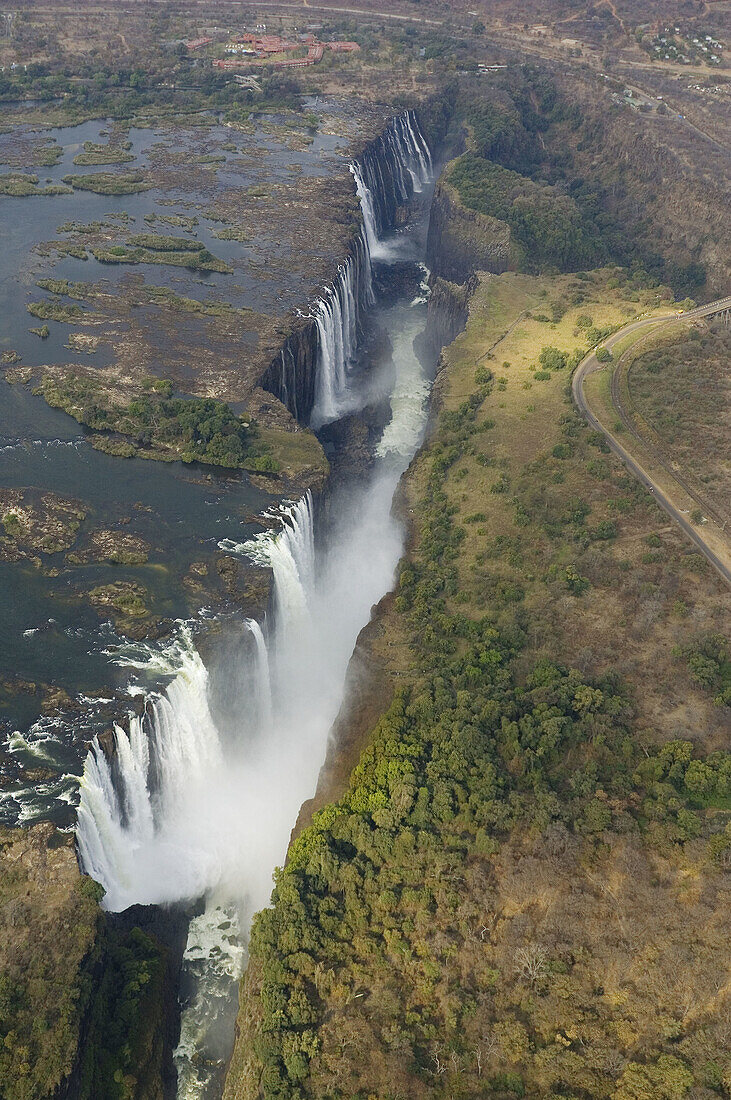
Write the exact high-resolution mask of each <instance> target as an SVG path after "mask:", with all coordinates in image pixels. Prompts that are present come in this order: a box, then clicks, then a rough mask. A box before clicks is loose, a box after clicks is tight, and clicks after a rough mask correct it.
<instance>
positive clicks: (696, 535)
mask: <svg viewBox="0 0 731 1100" xmlns="http://www.w3.org/2000/svg"><path fill="white" fill-rule="evenodd" d="M726 309H731V297H728V298H721V299H719V300H718V301H716V302H709V303H708V305H705V306H698V307H697V308H696V309H691V310H688V312H687V313H684V314H682V317H683V319H685V320H687V319H692V318H694V317H708V316H710V315H711V314H713V313H721V312H723V311H724V310H726ZM677 319H678V315H677V314H676V313H671V314H668V315H666V316H663V317H647V318H645V319H643V320H641V321H633V322H632V324H631V325H626V326H625V327H624V328H623V329H620V330H619V332H615V333H614V334H613V335H612V336H610V337H609V339H608V340H606V341H605V347H608V348H611V347H613V346H614V345H615V344H617V343H618V342H619V341H620V340H622V339H623V338H624V337H625V336H628V335H629V334H630V333H632V332H637V331H638V330H639V329H644V328H648V329H649V328H651V327H652V326H655V327H656V328H661V327H662V326H663V325H665V324H668V323H670V322H672V321H676V320H677ZM601 367H602V364H601V363H600V362H599V361H598V359H597V357H596V353H595V352H593V351H592V352H590V353H589V354H588V355H587V357H586V358H585V359H584V360H583V361H582V362H581V363H580V364H579V366H578V367H577V368H576V371H575V373H574V377H573V379H572V381H571V391H572V393H573V397H574V401H575V402H576V406H577V408H578V409H579V412H580V413H581V414H582V416H583V417H584V418H585V419H586V420H587V421H588V422H589V424H590V425H591V426H592V428H594V429H595V430H596V431H599V432H601V433H602V435H604V436H605V437H606V440H607V442H608V444H609V446H610V447H611V448H612V450H613V451H614V453H615V454H616V455H618V456H619V458H621V459H622V461H623V462H624V464H625V466H626V467H627V468H628V469H629V470H630V472H631V473H633V474H634V475H635V477H636V478H638V480H639V481H641V482H642V484H643V485H644V486H645V487H646V488H647V489H649V490H650V492H651V493H652V494H653V496H654V497H655V500H656V501H657V502H658V504H659V505H660V507H661V508H664V509H665V511H666V512H667V513H668V515H669V516H670V517H671V518H672V519H673V520H675V522H676V523H677V524H678V526H679V527H681V528H682V529H683V531H684V532H685V534H686V535H687V536H688V538H689V539H690V540H691V541H692V542H693V543H695V545H696V546H697V547H698V549H699V550H700V551H701V553H702V554H703V555H704V556H705V557H706V558H707V559H708V561H709V562H710V563H711V565H712V566H713V567H714V569H716V570H717V572H718V573H719V574H720V575H721V577H723V579H724V580H725V581H726V583H727V584H729V585H731V569H729V568H728V566H727V565H726V564H725V563H724V562H723V561H721V559H720V558H719V557H718V555H717V554H715V553H714V551H713V550H712V549H711V547H710V546H709V545H708V544H707V542H706V541H705V539H704V538H703V532H702V530H698V529H697V528H695V527H693V525H692V524H691V523H689V522H688V520H687V519H686V518H685V516H684V515H683V514H682V512H681V511H680V510H679V509H678V508H677V507H676V506H675V505H674V504H673V502H672V501H671V500H670V498H669V497H667V496H666V495H665V493H663V491H662V490H661V489H660V487H659V485H658V484H657V483H656V482H655V481H653V479H652V478H651V477H650V475H649V474H648V473H647V472H646V471H645V470H644V469H643V467H642V466H641V465H640V463H639V462H638V461H637V460H636V459H634V458H633V457H632V455H631V454H630V453H629V451H628V450H627V449H626V448H625V447H623V446H622V444H621V443H620V442H619V440H618V439H617V438H616V436H614V435H612V433H611V432H610V431H608V430H607V428H605V427H604V425H603V424H601V423H600V422H599V420H598V418H597V417H596V416H595V415H594V413H593V412H592V411H591V409H590V407H589V404H588V402H587V399H586V395H585V393H584V379H585V378H586V376H587V375H589V374H593V373H594V372H595V371H597V370H601ZM612 396H613V397H614V394H613V395H612ZM621 412H622V410H621V408H620V409H618V413H620V414H621ZM644 446H645V447H648V449H651V448H649V445H648V444H647V441H644ZM673 476H674V475H673Z"/></svg>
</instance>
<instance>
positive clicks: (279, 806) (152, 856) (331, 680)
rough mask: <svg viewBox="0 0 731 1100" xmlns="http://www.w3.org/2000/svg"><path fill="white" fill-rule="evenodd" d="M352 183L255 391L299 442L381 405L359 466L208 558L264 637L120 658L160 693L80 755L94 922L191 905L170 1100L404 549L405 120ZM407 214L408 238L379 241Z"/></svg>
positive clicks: (213, 1036)
mask: <svg viewBox="0 0 731 1100" xmlns="http://www.w3.org/2000/svg"><path fill="white" fill-rule="evenodd" d="M351 171H352V172H353V175H354V179H355V183H356V186H357V189H358V193H359V196H360V199H361V205H362V211H363V225H362V226H361V229H360V231H359V232H358V233H357V234H356V235H355V236H354V239H353V246H352V249H351V251H350V252H349V254H348V256H347V257H346V259H345V261H344V263H343V265H342V266H341V268H340V270H339V272H338V274H337V277H336V279H335V281H334V283H333V284H332V285H331V286H330V287H326V288H325V289H324V291H323V294H322V296H321V297H320V298H318V299H317V300H316V301H315V302H314V303H313V307H312V317H311V318H310V319H308V320H306V321H305V323H304V324H303V325H302V326H301V327H300V328H299V329H298V330H297V332H296V333H295V334H294V335H293V336H292V337H290V338H289V339H288V341H287V342H286V344H285V346H284V347H283V349H282V351H281V353H280V355H279V356H278V358H277V359H276V360H275V361H274V363H273V364H272V367H271V368H270V370H269V372H268V373H267V377H266V379H265V383H266V385H267V386H268V388H270V390H271V391H272V392H273V393H274V394H275V396H277V397H278V398H279V399H280V400H281V401H282V403H283V404H285V405H286V406H287V407H288V409H289V410H290V412H291V413H292V414H293V415H296V416H297V418H298V419H299V420H300V421H304V422H305V423H307V422H310V423H312V425H313V426H314V427H315V428H320V427H322V426H324V425H327V424H329V423H332V422H334V421H336V420H337V419H338V418H339V417H341V416H343V415H350V416H353V415H354V416H356V417H357V415H358V410H359V408H360V407H362V406H364V405H365V404H367V403H368V402H369V401H371V400H373V399H374V397H375V399H376V400H381V401H382V400H383V399H384V397H387V395H388V394H389V392H390V394H391V397H390V403H391V413H390V419H389V418H388V417H387V418H386V420H387V422H386V424H385V428H384V430H383V435H382V440H381V443H380V444H378V445H377V446H376V448H375V454H374V459H373V465H372V468H371V469H370V471H369V472H368V474H367V475H366V477H365V479H361V482H360V483H358V482H357V481H356V483H351V484H345V485H343V486H339V487H338V489H337V490H336V491H335V496H334V497H333V498H332V499H330V500H328V501H327V505H326V507H324V506H323V504H324V502H320V501H313V499H312V498H311V496H310V495H308V496H307V497H305V498H303V499H302V500H300V501H299V502H296V503H293V504H291V505H287V504H285V505H282V506H281V508H280V509H279V512H278V514H276V515H275V514H273V515H272V520H274V521H275V526H274V527H273V529H272V530H271V531H270V532H267V533H264V534H262V535H259V536H257V537H256V538H255V540H253V541H251V540H250V541H245V542H242V543H239V544H236V543H235V542H233V541H232V540H226V541H225V542H224V543H222V544H221V548H222V549H223V550H224V551H226V552H228V553H231V554H233V555H235V556H240V557H242V558H244V559H245V560H249V561H251V560H253V561H254V562H257V563H258V564H260V565H261V566H263V567H264V568H268V569H271V571H272V575H273V602H272V606H271V608H270V611H269V613H268V615H267V618H266V621H264V622H262V623H257V622H256V621H254V620H247V621H245V622H243V623H236V622H235V621H234V622H229V623H228V624H224V626H223V631H224V634H223V639H222V640H221V641H219V642H218V643H217V645H216V646H214V648H213V650H212V653H213V657H212V658H211V657H210V656H207V658H206V660H208V661H212V663H211V665H210V667H208V665H207V664H206V663H205V662H204V660H203V659H202V658H201V655H200V653H199V651H198V648H197V645H196V640H195V638H194V637H193V635H191V634H190V632H188V631H186V630H185V629H183V630H181V631H180V632H179V633H178V635H177V636H176V637H175V638H174V639H173V640H172V641H171V642H170V643H169V644H167V645H165V646H164V647H162V648H161V647H160V646H153V647H151V648H149V649H148V650H145V649H144V648H143V649H142V650H141V651H140V652H138V654H137V656H136V657H135V656H133V657H132V658H130V659H128V660H129V665H130V666H131V668H132V670H133V676H134V678H135V681H136V683H137V684H138V686H137V687H135V689H134V690H135V691H136V692H139V691H144V690H146V689H145V683H146V681H149V679H150V677H153V678H154V679H155V680H156V681H157V682H158V683H159V682H160V678H161V676H162V682H163V683H164V681H165V679H167V680H168V686H167V687H166V688H165V689H164V690H163V691H162V693H161V692H160V689H159V688H157V689H156V690H154V691H153V693H152V694H151V695H149V696H148V698H147V700H146V701H145V703H144V705H143V706H142V707H138V708H137V716H135V717H132V718H131V719H130V722H129V729H128V731H127V730H125V729H122V728H120V727H118V728H117V731H116V734H115V738H114V750H113V752H112V753H111V754H108V751H106V750H105V749H104V748H102V747H101V746H100V745H98V744H97V745H95V746H94V747H93V748H92V750H91V752H90V754H89V757H88V759H87V763H86V767H85V772H84V778H83V780H82V785H81V804H80V807H79V813H78V817H79V825H78V830H77V833H78V844H79V852H80V858H81V862H82V866H83V868H84V870H86V871H87V872H88V873H89V874H91V875H92V877H93V878H95V879H97V880H98V881H100V882H101V883H102V885H103V886H104V887H105V889H106V891H107V894H106V900H105V905H106V906H107V908H108V909H110V910H112V911H114V910H120V909H126V908H128V907H129V906H131V905H139V904H142V905H148V906H149V905H160V904H166V905H176V906H179V905H180V904H183V905H184V906H185V905H187V906H189V905H190V904H191V903H195V906H196V907H195V909H194V910H193V912H194V915H193V916H192V920H191V924H190V928H189V932H188V943H187V947H186V950H185V954H184V958H183V987H184V990H185V993H186V996H187V1002H186V1007H184V1009H183V1014H182V1018H181V1038H180V1042H179V1044H178V1048H177V1051H176V1055H175V1060H176V1065H177V1070H178V1081H179V1083H178V1091H177V1095H178V1096H180V1097H184V1098H193V1097H198V1096H201V1097H202V1096H214V1095H216V1094H217V1090H218V1089H219V1088H220V1087H221V1086H220V1073H221V1065H222V1064H223V1063H224V1062H225V1060H226V1057H227V1049H229V1050H230V1045H231V1042H232V1034H231V1025H232V1013H233V1012H234V1011H235V1000H236V998H235V990H236V985H235V983H236V979H237V978H238V975H239V973H240V969H241V966H242V963H243V960H244V943H245V932H246V925H247V924H248V921H249V920H250V918H251V915H252V914H253V912H255V911H256V910H257V909H259V908H261V907H262V906H263V905H265V904H266V903H267V900H268V893H269V888H270V886H269V880H270V875H271V872H272V870H273V868H274V866H275V865H276V864H277V863H279V862H281V861H282V859H283V857H284V854H285V851H286V847H287V840H288V836H289V833H290V830H291V829H292V827H293V826H294V823H295V820H296V817H297V813H298V811H299V807H300V805H301V804H302V803H303V802H304V801H305V800H306V799H307V798H308V797H310V796H311V795H312V794H313V793H314V789H315V786H316V783H317V777H318V773H319V769H320V766H321V764H322V762H323V760H324V755H325V749H326V746H327V739H328V733H329V730H330V727H331V725H332V722H333V720H334V718H335V716H336V714H337V712H338V709H339V707H340V704H341V701H342V694H343V685H344V676H345V670H346V667H347V665H348V661H349V658H350V654H351V651H352V648H353V645H354V643H355V639H356V636H357V634H358V632H359V631H360V629H361V627H362V626H363V625H364V624H365V623H366V622H367V620H368V617H369V614H370V608H371V605H372V604H373V603H374V602H376V601H377V600H378V599H380V597H381V596H382V595H383V593H384V592H386V591H387V590H388V589H389V588H390V586H391V583H392V578H393V570H394V568H395V565H396V562H397V560H398V557H399V555H400V552H401V547H402V544H403V537H404V534H403V528H402V525H401V524H400V522H398V521H397V520H395V519H394V518H393V517H392V515H391V500H392V497H393V493H394V490H395V488H396V485H397V482H398V479H399V477H400V474H401V472H402V470H403V469H404V468H405V466H406V464H408V461H409V460H410V458H411V456H412V455H413V453H414V450H415V448H416V447H417V446H418V443H419V440H420V437H421V433H422V431H423V426H424V423H425V415H426V400H427V394H428V386H429V379H430V377H431V376H433V373H434V367H435V362H436V348H437V343H438V341H437V340H436V338H435V329H434V325H433V324H432V326H431V331H432V341H431V345H430V346H431V353H426V354H425V353H424V352H423V351H422V352H421V355H420V356H417V353H416V350H415V346H414V345H415V340H416V339H417V337H419V336H420V334H423V332H424V330H425V328H426V320H427V317H426V315H427V310H426V295H425V293H424V291H425V289H426V284H425V283H423V279H424V275H423V274H421V275H419V273H418V268H417V267H416V265H417V264H418V263H419V262H421V257H422V256H423V255H424V246H425V237H426V220H427V218H428V203H429V199H430V195H431V189H432V186H433V179H434V173H433V169H432V163H431V152H430V150H429V147H428V145H427V143H426V141H425V139H424V137H423V135H422V133H421V131H420V129H419V125H418V120H417V118H416V116H415V115H414V114H413V113H411V112H409V113H407V114H404V115H401V116H396V118H395V120H394V122H393V123H392V124H391V125H390V126H389V127H387V129H386V131H385V132H384V134H383V135H382V136H381V137H380V138H378V139H376V141H375V142H374V143H373V144H372V145H371V146H370V147H369V148H368V149H367V150H366V151H365V153H364V155H363V158H362V159H361V160H360V161H358V162H355V163H354V164H353V165H352V166H351ZM409 207H411V208H412V213H411V217H410V224H409V225H408V226H406V225H405V226H404V228H403V229H402V230H401V231H400V232H399V233H398V234H397V235H396V236H393V235H392V234H393V231H394V229H396V226H397V223H399V222H402V221H403V222H404V223H405V222H406V218H405V215H406V214H407V210H408V208H409ZM379 264H381V265H386V267H393V265H401V266H402V267H404V268H405V270H404V276H406V275H407V274H408V278H406V279H405V282H404V290H405V291H407V292H409V293H413V291H411V290H410V288H413V287H418V284H419V281H420V280H421V281H422V289H421V290H417V294H416V297H415V298H414V299H413V300H411V298H410V297H404V295H403V293H402V296H401V298H400V299H399V298H397V299H396V300H395V301H393V300H392V301H391V302H389V304H388V305H386V304H380V303H379V300H378V298H379V290H378V265H379ZM369 314H374V316H375V318H376V321H377V323H378V324H380V326H381V327H382V328H383V329H384V331H385V333H386V335H387V343H388V344H389V345H390V348H391V352H390V356H389V362H388V364H387V365H384V364H381V365H380V366H379V365H378V364H371V365H370V366H369V364H368V362H367V361H366V362H362V361H359V351H360V342H361V338H362V333H363V330H364V324H365V322H366V320H368V322H369V323H371V324H372V318H371V317H370V316H369ZM354 578H357V583H356V584H355V585H354V584H353V579H354ZM123 659H124V658H123ZM147 690H149V689H147ZM201 898H203V899H205V900H204V902H203V903H201V902H200V901H199V899H201ZM201 1055H203V1057H201ZM209 1063H210V1064H209ZM217 1082H218V1084H217Z"/></svg>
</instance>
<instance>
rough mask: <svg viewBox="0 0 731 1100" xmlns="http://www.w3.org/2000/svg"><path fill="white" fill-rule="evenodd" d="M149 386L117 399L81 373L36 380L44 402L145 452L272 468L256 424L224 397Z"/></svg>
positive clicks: (158, 384) (163, 383)
mask: <svg viewBox="0 0 731 1100" xmlns="http://www.w3.org/2000/svg"><path fill="white" fill-rule="evenodd" d="M150 389H151V391H152V392H151V393H150V394H149V395H148V394H144V395H143V396H141V397H139V398H135V399H134V400H132V401H129V402H128V403H127V404H118V403H112V402H110V401H109V399H108V398H107V396H106V395H105V393H104V391H103V389H102V387H101V385H99V384H98V383H95V382H93V381H92V380H91V379H89V378H87V377H85V376H82V375H73V374H72V375H66V376H64V377H57V376H53V375H50V374H47V375H45V376H44V378H43V382H42V386H41V392H42V393H43V396H44V397H45V399H46V401H47V402H48V403H49V405H53V406H54V407H55V408H61V409H63V410H64V411H65V412H67V413H70V415H71V416H73V417H74V418H75V419H76V420H78V421H80V423H82V424H86V425H87V426H88V427H90V428H93V429H94V431H97V432H98V431H106V432H115V433H119V434H121V435H124V436H127V437H129V438H130V440H131V442H132V443H133V444H134V446H135V448H137V450H138V451H139V452H141V453H142V454H145V455H148V456H150V457H155V458H166V457H167V458H168V459H171V460H172V459H175V458H179V459H180V460H181V461H182V462H205V463H208V464H210V465H213V466H227V467H231V468H235V467H244V468H247V469H253V470H260V471H262V472H267V471H272V472H273V471H274V470H276V463H275V462H274V460H273V459H272V458H271V456H270V455H268V454H267V453H265V451H264V448H263V447H262V445H261V444H260V443H259V442H258V441H257V430H256V427H255V426H252V425H248V426H245V425H244V423H243V421H242V420H241V419H240V418H239V417H237V416H235V414H234V413H233V412H232V411H231V408H230V406H229V405H227V404H226V403H225V402H223V401H216V400H214V399H212V398H206V399H201V398H196V397H191V398H173V397H171V396H170V394H171V393H172V386H171V384H170V382H169V381H167V380H165V379H157V380H155V381H154V382H153V383H151V385H150ZM100 449H101V448H100ZM104 449H107V448H104ZM127 453H128V452H127V451H126V450H125V454H127Z"/></svg>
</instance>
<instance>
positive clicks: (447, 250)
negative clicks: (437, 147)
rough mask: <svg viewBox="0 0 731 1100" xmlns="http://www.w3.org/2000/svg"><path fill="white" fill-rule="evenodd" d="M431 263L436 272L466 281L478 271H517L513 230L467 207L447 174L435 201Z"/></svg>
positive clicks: (432, 218) (429, 239) (429, 246)
mask: <svg viewBox="0 0 731 1100" xmlns="http://www.w3.org/2000/svg"><path fill="white" fill-rule="evenodd" d="M427 263H428V264H429V267H430V268H431V270H432V272H433V273H434V274H435V275H438V276H441V277H442V278H443V279H447V280H450V281H451V282H456V283H464V282H465V280H466V279H468V278H469V277H470V275H471V274H472V273H473V272H474V271H490V272H492V273H493V274H496V275H499V274H500V273H501V272H503V271H511V270H515V267H516V263H515V259H514V255H513V249H512V248H511V240H510V229H509V227H508V226H507V225H506V223H505V222H502V221H499V220H498V219H497V218H491V217H490V216H489V215H487V214H480V213H479V212H478V211H476V210H469V209H468V208H467V207H465V206H464V205H463V204H462V203H461V202H460V200H459V196H458V194H457V192H456V191H455V189H454V188H453V187H451V186H450V185H449V184H448V183H447V181H446V179H445V176H444V175H443V176H442V178H441V179H440V180H439V183H438V184H437V188H436V191H435V194H434V202H433V203H432V211H431V219H430V221H429V238H428V242H427Z"/></svg>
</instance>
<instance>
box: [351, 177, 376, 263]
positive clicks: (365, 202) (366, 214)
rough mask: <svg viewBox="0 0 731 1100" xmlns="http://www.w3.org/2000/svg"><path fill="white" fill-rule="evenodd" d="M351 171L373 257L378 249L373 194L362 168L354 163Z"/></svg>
mask: <svg viewBox="0 0 731 1100" xmlns="http://www.w3.org/2000/svg"><path fill="white" fill-rule="evenodd" d="M350 171H351V173H352V176H353V179H354V181H355V190H356V194H357V195H358V198H359V200H360V208H361V210H362V211H363V229H364V231H365V235H366V241H367V243H368V251H369V253H370V255H371V256H375V254H376V250H377V248H378V224H377V222H376V211H375V207H374V205H373V193H372V191H371V189H370V187H369V186H368V184H367V183H366V182H365V180H364V178H363V173H362V170H361V166H360V165H359V164H358V163H357V162H356V161H353V163H352V164H351V165H350Z"/></svg>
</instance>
